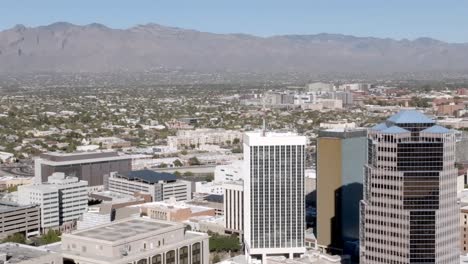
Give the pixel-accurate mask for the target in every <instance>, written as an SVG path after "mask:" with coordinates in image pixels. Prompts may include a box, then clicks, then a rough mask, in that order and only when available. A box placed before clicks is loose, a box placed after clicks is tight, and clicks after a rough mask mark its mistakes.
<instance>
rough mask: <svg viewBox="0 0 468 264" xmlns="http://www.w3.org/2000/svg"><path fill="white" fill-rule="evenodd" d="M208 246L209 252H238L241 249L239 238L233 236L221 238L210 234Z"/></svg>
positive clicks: (221, 236)
mask: <svg viewBox="0 0 468 264" xmlns="http://www.w3.org/2000/svg"><path fill="white" fill-rule="evenodd" d="M209 244H210V252H223V251H239V250H240V249H241V245H240V242H239V238H238V237H237V236H235V235H232V236H223V235H219V234H212V235H211V236H210V243H209Z"/></svg>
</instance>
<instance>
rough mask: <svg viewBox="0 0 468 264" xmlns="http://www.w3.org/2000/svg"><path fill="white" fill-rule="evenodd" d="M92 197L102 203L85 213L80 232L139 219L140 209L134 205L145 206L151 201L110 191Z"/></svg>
mask: <svg viewBox="0 0 468 264" xmlns="http://www.w3.org/2000/svg"><path fill="white" fill-rule="evenodd" d="M90 196H91V198H93V199H95V200H99V201H102V202H101V203H100V204H96V205H92V206H89V207H88V210H87V211H86V212H84V213H83V216H82V217H81V219H80V220H78V222H77V229H78V230H82V229H87V228H91V227H94V226H98V225H103V224H108V223H111V222H113V221H118V220H122V219H125V218H128V217H139V216H140V209H139V208H138V207H135V206H134V205H140V204H144V203H145V202H146V201H147V200H149V199H145V197H135V196H132V195H126V194H120V193H113V192H109V191H107V192H98V193H92V194H91V195H90Z"/></svg>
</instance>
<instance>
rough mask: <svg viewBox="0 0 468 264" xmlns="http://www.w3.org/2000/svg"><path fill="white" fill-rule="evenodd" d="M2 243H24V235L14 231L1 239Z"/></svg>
mask: <svg viewBox="0 0 468 264" xmlns="http://www.w3.org/2000/svg"><path fill="white" fill-rule="evenodd" d="M2 242H3V243H6V242H12V243H19V244H26V237H25V236H24V234H23V233H14V234H13V235H9V236H8V237H6V238H5V239H3V240H2Z"/></svg>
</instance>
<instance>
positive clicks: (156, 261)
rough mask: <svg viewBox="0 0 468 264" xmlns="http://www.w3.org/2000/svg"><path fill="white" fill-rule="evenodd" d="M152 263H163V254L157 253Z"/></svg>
mask: <svg viewBox="0 0 468 264" xmlns="http://www.w3.org/2000/svg"><path fill="white" fill-rule="evenodd" d="M151 264H162V257H161V255H156V256H153V257H152V258H151Z"/></svg>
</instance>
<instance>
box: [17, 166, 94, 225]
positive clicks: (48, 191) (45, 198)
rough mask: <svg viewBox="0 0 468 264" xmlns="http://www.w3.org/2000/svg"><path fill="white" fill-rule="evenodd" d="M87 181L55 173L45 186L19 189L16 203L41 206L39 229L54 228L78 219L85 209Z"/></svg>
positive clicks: (20, 187) (29, 186)
mask: <svg viewBox="0 0 468 264" xmlns="http://www.w3.org/2000/svg"><path fill="white" fill-rule="evenodd" d="M87 188H88V182H86V181H80V180H79V179H78V178H76V177H67V176H65V174H64V173H60V172H57V173H54V174H53V175H52V176H50V177H49V178H48V181H47V182H46V183H41V184H30V185H22V186H19V187H18V203H20V204H22V205H30V204H37V205H40V207H41V227H42V228H43V229H48V228H57V227H60V226H62V225H63V224H65V223H68V222H74V221H76V220H78V219H79V218H80V217H81V216H82V214H83V213H84V212H86V210H87V208H88V189H87Z"/></svg>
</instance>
